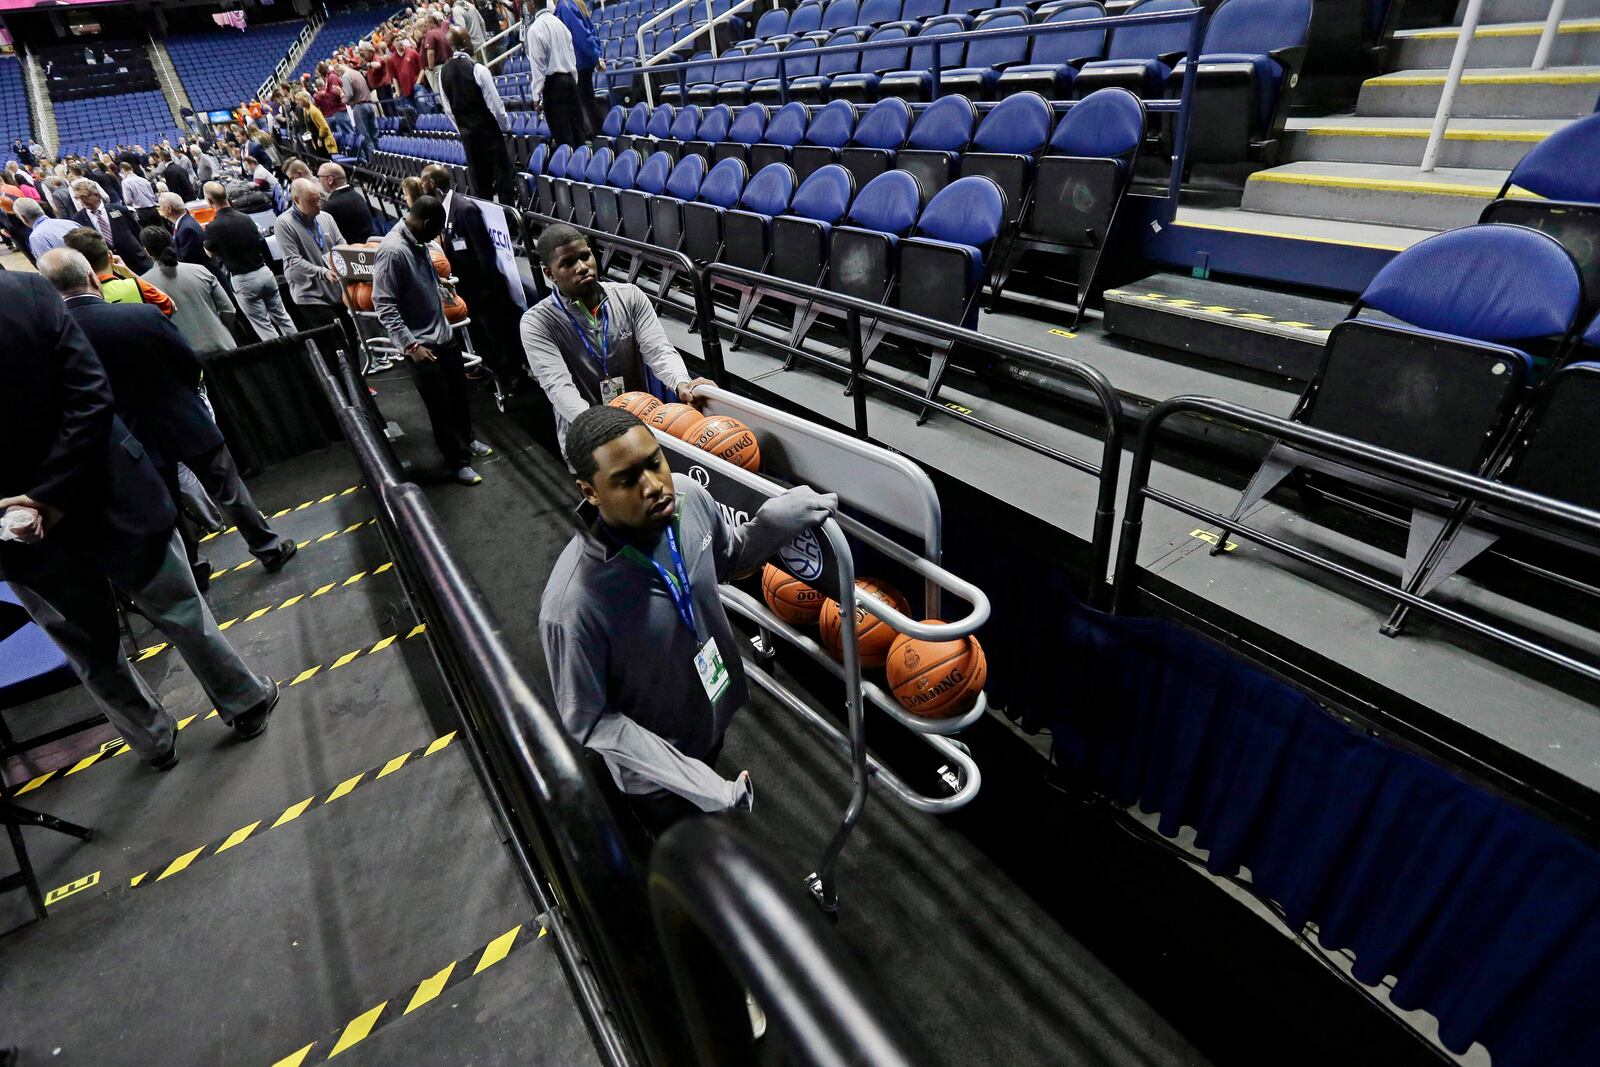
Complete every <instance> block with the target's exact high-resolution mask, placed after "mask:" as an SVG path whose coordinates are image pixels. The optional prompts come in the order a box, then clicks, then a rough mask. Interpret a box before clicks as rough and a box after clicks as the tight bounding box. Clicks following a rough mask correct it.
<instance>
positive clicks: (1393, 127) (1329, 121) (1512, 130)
mask: <svg viewBox="0 0 1600 1067" xmlns="http://www.w3.org/2000/svg"><path fill="white" fill-rule="evenodd" d="M1574 121H1576V120H1574V119H1512V118H1505V119H1483V118H1460V119H1458V118H1451V120H1450V126H1449V128H1448V129H1447V130H1446V131H1445V136H1446V137H1449V136H1451V135H1452V134H1455V135H1457V136H1460V135H1463V134H1502V135H1505V136H1506V138H1507V139H1518V140H1526V139H1531V140H1543V139H1544V138H1545V137H1548V136H1549V135H1550V134H1552V133H1555V132H1556V131H1557V130H1559V129H1561V127H1563V126H1566V125H1568V124H1569V123H1571V122H1574ZM1432 128H1433V119H1431V118H1428V117H1426V116H1422V115H1325V116H1322V117H1320V118H1315V117H1308V116H1301V115H1291V116H1290V117H1289V120H1288V122H1286V123H1285V124H1284V129H1286V130H1290V131H1307V130H1318V131H1322V130H1336V131H1341V132H1342V131H1344V130H1351V131H1356V130H1382V131H1385V132H1386V133H1391V134H1393V135H1394V136H1412V135H1420V136H1422V137H1427V135H1428V132H1429V131H1430V130H1431V129H1432Z"/></svg>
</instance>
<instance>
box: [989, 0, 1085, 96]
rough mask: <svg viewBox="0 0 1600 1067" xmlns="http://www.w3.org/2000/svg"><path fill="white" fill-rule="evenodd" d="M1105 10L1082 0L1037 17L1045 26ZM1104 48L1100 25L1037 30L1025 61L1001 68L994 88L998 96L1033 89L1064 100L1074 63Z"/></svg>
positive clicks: (1075, 69) (1075, 67) (1080, 19)
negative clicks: (1040, 18) (996, 87)
mask: <svg viewBox="0 0 1600 1067" xmlns="http://www.w3.org/2000/svg"><path fill="white" fill-rule="evenodd" d="M1105 13H1106V12H1105V9H1104V8H1103V7H1101V6H1100V5H1099V4H1097V3H1094V2H1092V0H1086V2H1082V3H1072V4H1069V5H1067V6H1064V7H1059V8H1057V9H1056V10H1054V11H1052V12H1050V14H1049V15H1047V16H1045V17H1044V19H1042V20H1041V21H1043V22H1044V24H1045V25H1048V26H1057V25H1061V24H1062V23H1069V22H1083V21H1085V20H1088V19H1098V18H1104V17H1105ZM1105 50H1106V31H1105V27H1104V26H1089V27H1086V28H1084V29H1081V30H1060V31H1058V32H1055V33H1047V34H1040V35H1039V36H1038V37H1035V38H1034V39H1033V48H1032V49H1031V50H1030V51H1029V53H1028V62H1026V63H1023V64H1020V65H1018V66H1014V67H1010V68H1007V69H1006V70H1004V71H1002V72H1001V74H1000V82H999V85H998V91H999V93H1000V95H1001V96H1006V95H1008V94H1010V93H1018V92H1035V93H1038V94H1039V95H1041V96H1043V97H1044V98H1045V99H1046V100H1065V99H1067V98H1068V97H1069V96H1071V95H1072V85H1073V81H1074V79H1076V78H1077V76H1078V67H1080V66H1081V65H1083V64H1084V63H1088V62H1090V61H1092V60H1096V59H1099V58H1100V57H1101V56H1102V55H1104V54H1105Z"/></svg>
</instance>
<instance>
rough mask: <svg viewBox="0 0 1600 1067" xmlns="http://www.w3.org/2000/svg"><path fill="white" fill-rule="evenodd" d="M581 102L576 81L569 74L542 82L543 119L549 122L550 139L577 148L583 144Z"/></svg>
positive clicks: (548, 78) (552, 77)
mask: <svg viewBox="0 0 1600 1067" xmlns="http://www.w3.org/2000/svg"><path fill="white" fill-rule="evenodd" d="M582 107H583V102H582V101H581V100H579V99H578V80H577V79H576V78H574V77H573V76H572V75H570V74H552V75H550V76H549V77H547V78H545V80H544V117H545V118H547V119H549V120H550V139H551V140H552V141H554V142H555V143H556V144H566V145H571V146H572V147H573V148H577V147H578V146H579V145H580V144H582V143H583V129H584V121H583V112H582V110H581V108H582Z"/></svg>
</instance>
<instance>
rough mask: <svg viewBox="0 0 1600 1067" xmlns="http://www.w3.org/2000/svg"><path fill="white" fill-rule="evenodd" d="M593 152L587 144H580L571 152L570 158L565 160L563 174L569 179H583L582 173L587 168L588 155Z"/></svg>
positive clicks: (578, 180)
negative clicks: (565, 165)
mask: <svg viewBox="0 0 1600 1067" xmlns="http://www.w3.org/2000/svg"><path fill="white" fill-rule="evenodd" d="M593 153H594V150H593V149H592V148H590V147H589V146H588V145H582V146H580V147H579V148H578V150H577V151H575V152H573V153H572V156H571V158H569V159H568V160H567V169H566V172H565V176H566V177H567V178H568V179H569V180H571V181H575V182H581V181H583V176H584V173H585V172H586V171H587V170H588V169H589V157H590V156H591V155H593Z"/></svg>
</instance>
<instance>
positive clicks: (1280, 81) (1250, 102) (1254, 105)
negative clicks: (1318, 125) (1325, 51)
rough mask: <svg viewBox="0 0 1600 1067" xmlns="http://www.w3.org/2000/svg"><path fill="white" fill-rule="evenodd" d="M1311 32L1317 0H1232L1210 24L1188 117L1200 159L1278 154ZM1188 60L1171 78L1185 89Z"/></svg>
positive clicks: (1192, 156) (1193, 157) (1192, 158)
mask: <svg viewBox="0 0 1600 1067" xmlns="http://www.w3.org/2000/svg"><path fill="white" fill-rule="evenodd" d="M1310 34H1311V0H1228V2H1227V3H1225V4H1223V5H1222V6H1221V7H1219V8H1217V10H1216V13H1215V14H1213V15H1212V16H1211V22H1210V23H1209V24H1208V25H1207V26H1206V35H1205V43H1204V44H1203V45H1202V47H1201V51H1200V65H1199V67H1198V68H1196V73H1195V95H1194V102H1193V105H1192V111H1191V113H1190V119H1189V148H1188V150H1189V156H1188V161H1189V162H1193V163H1242V162H1245V161H1246V160H1250V159H1262V160H1275V158H1276V153H1277V144H1276V139H1277V137H1278V136H1279V135H1280V134H1281V133H1282V132H1283V123H1284V119H1285V118H1286V117H1287V116H1288V114H1289V97H1290V93H1289V87H1290V86H1292V85H1294V84H1295V82H1296V81H1297V80H1298V79H1299V74H1300V66H1301V64H1302V63H1303V62H1304V61H1305V54H1306V42H1307V39H1308V38H1309V37H1310ZM1186 67H1187V63H1186V62H1183V63H1179V64H1178V65H1177V66H1175V67H1174V68H1173V71H1172V74H1171V76H1170V77H1169V78H1168V79H1167V91H1168V93H1169V94H1170V95H1172V96H1177V95H1178V94H1179V93H1180V92H1181V91H1182V89H1183V73H1184V70H1185V69H1186Z"/></svg>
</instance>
